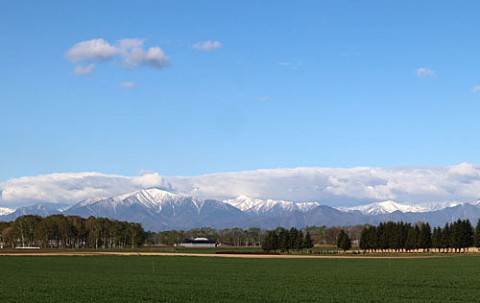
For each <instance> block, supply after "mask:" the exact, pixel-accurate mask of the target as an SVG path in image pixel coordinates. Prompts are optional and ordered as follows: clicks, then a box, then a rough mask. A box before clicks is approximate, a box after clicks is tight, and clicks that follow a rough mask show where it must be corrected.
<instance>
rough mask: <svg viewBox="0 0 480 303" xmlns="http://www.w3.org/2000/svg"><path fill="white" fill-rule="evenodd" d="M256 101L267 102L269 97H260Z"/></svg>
mask: <svg viewBox="0 0 480 303" xmlns="http://www.w3.org/2000/svg"><path fill="white" fill-rule="evenodd" d="M258 100H260V101H268V100H270V96H268V95H262V96H260V97H258Z"/></svg>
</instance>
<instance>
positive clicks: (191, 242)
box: [178, 238, 218, 247]
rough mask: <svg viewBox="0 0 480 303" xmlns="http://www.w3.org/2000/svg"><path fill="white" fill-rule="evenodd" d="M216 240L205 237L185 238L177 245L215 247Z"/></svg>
mask: <svg viewBox="0 0 480 303" xmlns="http://www.w3.org/2000/svg"><path fill="white" fill-rule="evenodd" d="M217 245H218V244H217V242H216V241H212V240H209V239H207V238H195V239H185V240H183V242H182V243H180V244H178V246H184V247H217Z"/></svg>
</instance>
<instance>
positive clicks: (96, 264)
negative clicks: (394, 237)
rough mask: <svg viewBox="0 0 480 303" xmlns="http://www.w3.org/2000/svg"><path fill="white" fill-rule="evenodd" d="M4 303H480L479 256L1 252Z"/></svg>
mask: <svg viewBox="0 0 480 303" xmlns="http://www.w3.org/2000/svg"><path fill="white" fill-rule="evenodd" d="M0 272H1V284H0V300H1V302H209V303H214V302H232V303H233V302H235V303H236V302H478V301H479V299H480V291H479V285H480V257H476V256H458V257H445V258H430V259H234V258H206V257H173V256H172V257H160V256H158V257H146V256H130V257H123V256H92V257H64V256H62V257H60V256H51V257H40V256H30V257H20V256H0Z"/></svg>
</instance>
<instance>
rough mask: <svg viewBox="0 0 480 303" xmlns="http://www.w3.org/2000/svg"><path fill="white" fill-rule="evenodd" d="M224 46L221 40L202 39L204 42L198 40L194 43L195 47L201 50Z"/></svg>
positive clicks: (207, 50)
mask: <svg viewBox="0 0 480 303" xmlns="http://www.w3.org/2000/svg"><path fill="white" fill-rule="evenodd" d="M220 47H222V43H221V42H220V41H210V40H209V41H202V42H197V43H195V44H194V45H193V48H195V49H198V50H201V51H206V52H209V51H212V50H215V49H219V48H220Z"/></svg>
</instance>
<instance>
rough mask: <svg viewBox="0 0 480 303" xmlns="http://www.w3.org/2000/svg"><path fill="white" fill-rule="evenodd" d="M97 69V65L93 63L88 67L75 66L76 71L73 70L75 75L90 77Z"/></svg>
mask: <svg viewBox="0 0 480 303" xmlns="http://www.w3.org/2000/svg"><path fill="white" fill-rule="evenodd" d="M94 68H95V64H93V63H91V64H88V65H85V66H83V65H77V66H75V69H74V70H73V73H74V74H75V75H88V74H91V73H92V71H93V69H94Z"/></svg>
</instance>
